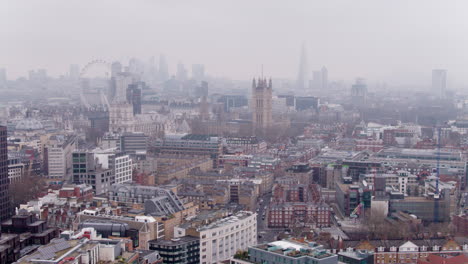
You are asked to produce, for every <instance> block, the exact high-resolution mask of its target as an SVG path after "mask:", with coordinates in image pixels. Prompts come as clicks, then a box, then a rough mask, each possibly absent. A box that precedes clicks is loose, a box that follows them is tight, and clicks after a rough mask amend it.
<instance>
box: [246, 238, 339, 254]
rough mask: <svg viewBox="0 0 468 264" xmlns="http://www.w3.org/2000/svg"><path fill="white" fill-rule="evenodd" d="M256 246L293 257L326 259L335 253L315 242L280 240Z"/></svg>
mask: <svg viewBox="0 0 468 264" xmlns="http://www.w3.org/2000/svg"><path fill="white" fill-rule="evenodd" d="M254 248H256V249H260V250H264V251H268V252H271V253H275V254H280V255H284V256H288V257H292V258H300V257H311V258H315V259H324V258H328V257H331V256H333V255H334V254H331V253H328V252H327V251H326V250H325V249H324V248H323V246H322V245H319V244H317V243H314V242H299V241H291V240H280V241H274V242H270V243H267V244H261V245H257V246H255V247H254Z"/></svg>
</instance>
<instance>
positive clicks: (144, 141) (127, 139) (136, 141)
mask: <svg viewBox="0 0 468 264" xmlns="http://www.w3.org/2000/svg"><path fill="white" fill-rule="evenodd" d="M147 149H148V136H146V135H145V134H144V133H141V132H139V133H137V132H135V133H123V134H122V135H121V136H120V150H121V151H122V152H125V153H127V154H130V153H133V154H135V153H146V151H147Z"/></svg>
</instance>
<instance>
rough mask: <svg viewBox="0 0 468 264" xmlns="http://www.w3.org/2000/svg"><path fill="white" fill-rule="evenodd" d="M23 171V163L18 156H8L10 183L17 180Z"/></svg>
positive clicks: (22, 174)
mask: <svg viewBox="0 0 468 264" xmlns="http://www.w3.org/2000/svg"><path fill="white" fill-rule="evenodd" d="M24 173H25V165H24V164H23V163H22V162H21V159H20V158H13V157H12V158H8V180H9V182H10V183H13V182H19V181H20V180H21V178H22V177H23V176H24Z"/></svg>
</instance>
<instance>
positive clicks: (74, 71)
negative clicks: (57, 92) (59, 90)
mask: <svg viewBox="0 0 468 264" xmlns="http://www.w3.org/2000/svg"><path fill="white" fill-rule="evenodd" d="M68 74H69V77H70V79H72V80H78V78H80V66H78V65H77V64H71V65H70V72H69V73H68Z"/></svg>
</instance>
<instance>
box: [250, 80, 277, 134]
mask: <svg viewBox="0 0 468 264" xmlns="http://www.w3.org/2000/svg"><path fill="white" fill-rule="evenodd" d="M272 97H273V87H272V83H271V79H270V80H269V81H268V82H267V80H266V79H260V78H259V79H258V81H257V82H256V81H255V79H253V82H252V104H251V105H252V114H253V116H252V123H253V128H254V131H255V132H259V131H261V132H263V133H264V132H265V131H266V129H267V128H269V127H271V124H272V116H271V101H272Z"/></svg>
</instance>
